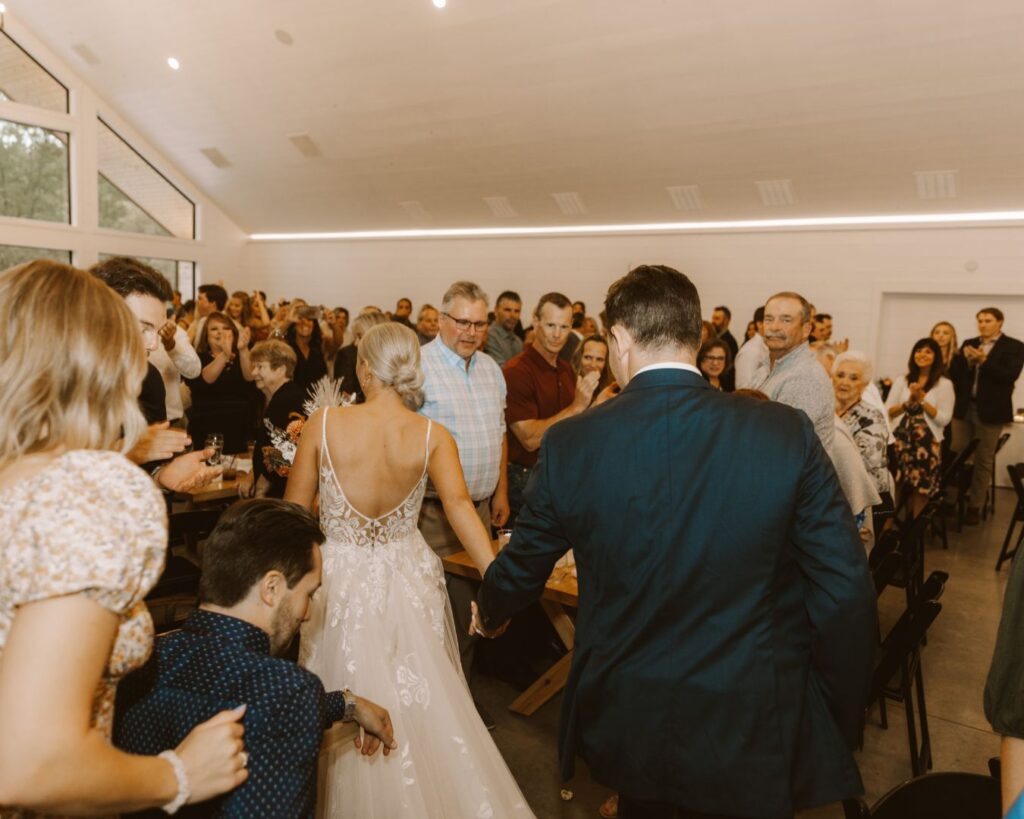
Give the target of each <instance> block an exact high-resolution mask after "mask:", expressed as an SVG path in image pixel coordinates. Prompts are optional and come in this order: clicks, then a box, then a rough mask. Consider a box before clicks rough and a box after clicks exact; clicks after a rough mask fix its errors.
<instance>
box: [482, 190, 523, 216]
mask: <svg viewBox="0 0 1024 819" xmlns="http://www.w3.org/2000/svg"><path fill="white" fill-rule="evenodd" d="M484 202H486V203H487V207H489V208H490V209H491V213H493V214H494V215H495V216H497V217H498V218H499V219H511V218H513V217H515V216H518V215H519V214H518V213H517V212H516V209H515V208H514V207H512V203H511V202H509V201H508V197H507V196H485V197H484Z"/></svg>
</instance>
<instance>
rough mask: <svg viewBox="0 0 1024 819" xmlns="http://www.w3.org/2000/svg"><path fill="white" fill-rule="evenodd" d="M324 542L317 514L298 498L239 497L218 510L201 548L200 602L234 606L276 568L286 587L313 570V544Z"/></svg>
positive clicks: (226, 606) (291, 585)
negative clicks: (236, 500)
mask: <svg viewBox="0 0 1024 819" xmlns="http://www.w3.org/2000/svg"><path fill="white" fill-rule="evenodd" d="M323 542H324V533H323V531H322V530H321V529H320V525H319V524H318V523H317V522H316V518H314V517H313V516H312V515H311V514H310V513H309V512H308V511H307V510H305V509H304V508H303V507H301V506H299V505H298V504H297V503H290V502H288V501H284V500H277V499H276V498H253V499H252V500H241V501H238V502H237V503H235V504H234V505H233V506H232V507H231V508H229V509H228V510H227V511H226V512H225V513H224V514H223V515H221V518H220V520H219V521H217V525H216V527H214V530H213V532H211V533H210V537H209V539H208V540H207V541H206V545H205V547H204V548H203V567H202V568H203V572H202V575H201V576H200V578H199V602H200V603H212V604H213V605H215V606H223V607H225V608H229V607H231V606H236V605H238V604H239V603H241V602H242V601H243V600H244V599H245V598H246V596H247V595H248V594H249V590H250V589H251V588H252V587H253V586H255V585H256V584H257V583H258V582H259V581H260V580H262V579H263V576H264V575H265V574H266V573H267V572H270V571H274V570H277V571H279V572H281V574H283V575H284V579H285V581H286V582H287V584H288V588H289V589H290V588H292V587H293V586H294V585H295V584H296V583H298V582H299V581H300V580H302V578H303V577H305V576H306V575H307V574H309V573H310V572H311V571H313V547H314V546H318V545H319V544H321V543H323Z"/></svg>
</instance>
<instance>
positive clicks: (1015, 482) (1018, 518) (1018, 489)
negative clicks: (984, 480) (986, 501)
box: [996, 463, 1024, 572]
mask: <svg viewBox="0 0 1024 819" xmlns="http://www.w3.org/2000/svg"><path fill="white" fill-rule="evenodd" d="M1006 471H1007V472H1009V473H1010V484H1011V485H1012V486H1013V491H1014V492H1015V493H1016V495H1017V505H1016V507H1014V510H1013V514H1012V515H1010V525H1009V526H1007V527H1006V537H1005V538H1003V548H1002V549H1000V550H999V557H998V559H997V560H996V571H997V572H998V571H999V569H1000V568H1002V565H1003V563H1004V562H1005V561H1007V560H1013V556H1014V555H1015V554H1017V549H1019V548H1020V545H1021V543H1024V528H1021V530H1020V535H1019V536H1018V537H1017V542H1016V543H1015V544H1014V546H1013V549H1010V542H1011V541H1012V540H1013V530H1014V529H1015V528H1016V526H1017V524H1018V523H1024V463H1019V464H1007V465H1006Z"/></svg>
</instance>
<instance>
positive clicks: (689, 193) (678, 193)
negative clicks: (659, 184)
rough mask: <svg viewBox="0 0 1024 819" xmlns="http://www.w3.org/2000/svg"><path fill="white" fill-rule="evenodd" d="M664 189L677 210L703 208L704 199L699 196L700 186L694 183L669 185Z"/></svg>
mask: <svg viewBox="0 0 1024 819" xmlns="http://www.w3.org/2000/svg"><path fill="white" fill-rule="evenodd" d="M665 190H667V191H668V195H669V196H670V197H671V198H672V204H673V205H675V206H676V209H677V210H703V209H704V200H702V199H701V196H700V188H698V187H697V186H696V185H669V186H668V187H667V188H665Z"/></svg>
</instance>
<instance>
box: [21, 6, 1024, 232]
mask: <svg viewBox="0 0 1024 819" xmlns="http://www.w3.org/2000/svg"><path fill="white" fill-rule="evenodd" d="M7 6H8V8H9V9H10V10H11V11H12V12H13V13H16V14H17V15H18V17H19V19H21V20H22V21H24V22H25V24H26V25H28V26H29V27H30V28H31V29H32V30H33V32H34V33H35V34H36V35H37V36H38V37H39V38H40V39H41V40H43V41H44V42H45V43H46V44H47V45H48V46H49V47H51V48H52V49H53V50H54V51H56V52H57V53H58V54H59V55H60V56H61V57H62V58H63V59H65V60H66V61H67V62H68V63H69V64H70V65H72V66H74V68H75V69H76V70H77V71H78V72H79V73H80V74H81V75H82V76H83V77H84V78H85V79H86V81H87V82H89V83H90V84H91V85H92V87H93V88H94V89H95V90H96V91H97V92H98V93H99V94H100V95H101V96H102V97H103V98H104V99H105V100H106V101H107V102H108V103H109V104H110V105H112V106H113V107H114V108H115V109H116V110H117V111H118V112H119V113H120V114H121V115H122V116H124V117H125V118H126V119H128V120H129V121H130V122H132V123H133V124H134V125H135V126H136V127H137V128H138V129H139V130H140V131H141V132H142V133H143V134H145V135H146V136H147V138H149V139H150V140H151V141H152V142H153V143H154V144H155V145H156V146H157V147H158V148H159V149H160V150H162V151H163V152H164V153H165V154H167V155H168V156H169V157H170V158H171V159H172V160H173V161H174V162H175V163H176V164H177V165H178V167H179V168H180V170H181V171H182V172H183V173H185V175H187V176H188V177H189V178H190V179H192V181H193V182H194V183H195V184H196V185H198V186H199V187H200V188H201V189H203V190H204V191H205V192H206V193H207V194H208V195H209V196H210V197H211V198H212V199H213V200H214V201H216V202H218V203H219V204H220V205H221V206H222V207H223V208H224V210H225V211H226V212H227V213H229V214H230V215H231V216H232V217H233V218H234V219H235V220H236V221H237V222H238V224H239V225H240V226H241V227H242V228H243V229H245V230H247V231H252V232H256V231H316V230H349V229H372V228H381V229H386V228H406V227H410V226H417V227H452V226H495V225H502V226H508V225H556V224H579V223H622V222H651V221H679V220H681V219H687V220H690V219H747V218H758V217H762V218H777V217H788V216H817V215H839V214H877V213H927V212H944V211H977V210H1009V209H1024V150H1022V145H1021V135H1022V134H1024V104H1022V103H1024V47H1022V43H1024V3H1022V2H1020V0H976V2H973V3H970V2H965V0H898V1H897V2H893V0H859V2H849V1H847V0H770V2H769V1H768V0H629V1H628V2H624V1H623V2H615V0H448V7H447V8H446V9H444V10H437V9H435V8H434V7H433V6H432V5H431V2H430V0H362V1H361V2H355V0H278V2H267V1H266V0H174V2H171V0H131V2H126V0H89V2H78V1H77V0H76V1H73V0H7ZM276 30H284V31H286V32H288V33H289V34H290V35H291V37H292V39H293V42H294V44H293V45H291V46H286V45H283V44H282V43H281V42H279V41H278V39H277V38H276V37H275V31H276ZM79 44H84V45H85V46H87V47H88V49H89V50H90V51H92V52H93V53H94V54H95V55H96V56H98V57H99V59H100V61H101V62H100V64H99V65H97V66H91V65H89V64H87V63H86V62H84V61H83V60H82V58H81V57H80V56H78V54H76V53H75V51H74V50H73V47H74V46H76V45H79ZM171 55H174V56H176V57H178V58H179V59H180V60H181V66H182V67H181V70H180V71H178V72H174V71H171V70H170V69H169V68H168V67H167V64H166V59H167V57H168V56H171ZM296 133H308V134H309V136H310V138H311V139H312V140H313V142H314V143H315V145H316V146H317V147H318V148H319V149H320V152H321V154H322V155H321V156H319V157H316V158H307V157H305V156H303V155H302V154H301V153H300V152H299V151H298V150H297V148H296V147H295V145H293V144H292V142H290V141H289V138H288V137H289V136H290V135H294V134H296ZM204 148H217V149H219V150H220V152H221V153H222V154H223V155H224V156H225V157H226V158H227V160H228V161H229V162H230V163H231V166H230V167H228V168H222V169H219V168H216V167H214V166H213V165H212V164H211V163H210V161H209V160H208V159H207V158H206V157H204V156H203V155H202V154H201V153H200V151H201V149H204ZM949 170H957V171H959V174H958V176H957V177H956V180H955V181H956V190H957V196H956V198H954V199H940V200H930V201H922V200H920V199H919V198H918V195H917V190H918V188H917V181H916V179H915V177H914V172H915V171H949ZM780 179H789V180H791V181H792V193H793V195H794V197H795V203H794V204H791V205H780V206H774V207H769V206H766V205H765V204H763V203H762V199H761V195H760V194H759V192H758V187H757V186H756V185H755V183H756V182H763V181H766V180H780ZM675 185H697V186H699V198H700V201H702V202H703V205H704V208H703V210H700V211H680V210H677V209H676V208H675V206H674V205H673V201H672V198H671V197H670V195H669V193H668V192H667V191H666V187H667V186H675ZM556 193H577V194H579V197H580V198H581V199H582V202H583V205H584V206H585V208H586V212H585V213H582V214H576V215H565V214H563V212H562V211H561V210H560V209H559V207H558V205H557V204H556V201H555V199H554V197H553V196H552V194H556ZM485 197H507V198H508V203H509V205H511V207H512V208H513V209H514V212H515V213H516V214H517V215H515V216H496V215H495V214H494V213H493V212H492V210H491V207H489V206H488V204H487V203H486V202H485V201H484V198H485ZM402 203H405V204H404V205H403V204H402ZM409 203H419V206H417V205H415V204H412V205H410V204H409Z"/></svg>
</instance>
